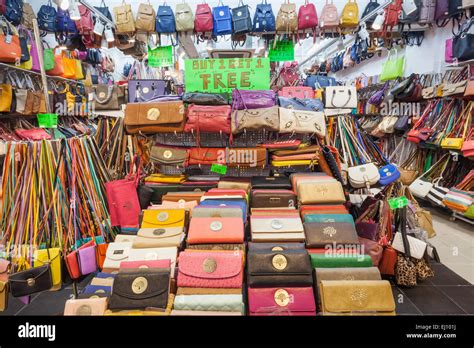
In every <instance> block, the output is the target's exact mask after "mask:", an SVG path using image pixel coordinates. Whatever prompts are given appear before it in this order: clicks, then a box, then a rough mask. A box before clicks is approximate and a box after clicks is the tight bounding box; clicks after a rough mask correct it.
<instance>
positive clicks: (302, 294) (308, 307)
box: [248, 287, 316, 316]
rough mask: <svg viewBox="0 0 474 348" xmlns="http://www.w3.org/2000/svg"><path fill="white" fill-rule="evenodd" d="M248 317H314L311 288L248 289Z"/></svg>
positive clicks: (314, 309)
mask: <svg viewBox="0 0 474 348" xmlns="http://www.w3.org/2000/svg"><path fill="white" fill-rule="evenodd" d="M248 301H249V312H250V315H254V316H256V315H264V316H271V315H295V316H308V315H316V304H315V301H314V293H313V288H311V287H305V288H264V289H260V288H259V289H256V288H254V289H253V288H249V289H248Z"/></svg>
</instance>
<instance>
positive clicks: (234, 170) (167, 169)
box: [159, 165, 272, 177]
mask: <svg viewBox="0 0 474 348" xmlns="http://www.w3.org/2000/svg"><path fill="white" fill-rule="evenodd" d="M186 169H188V170H189V169H199V170H200V171H201V173H200V174H199V175H215V176H219V174H217V173H214V172H212V171H211V166H210V165H197V166H196V165H193V166H189V167H187V168H185V167H183V166H166V165H161V166H159V170H160V173H162V174H166V175H181V174H184V172H185V171H186ZM271 169H272V168H271V167H270V166H265V167H227V173H226V174H225V175H222V176H237V177H239V176H240V177H251V176H268V175H270V170H271Z"/></svg>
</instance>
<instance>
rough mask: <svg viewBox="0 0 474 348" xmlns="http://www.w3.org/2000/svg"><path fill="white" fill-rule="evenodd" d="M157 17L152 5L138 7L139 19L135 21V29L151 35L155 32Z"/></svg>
mask: <svg viewBox="0 0 474 348" xmlns="http://www.w3.org/2000/svg"><path fill="white" fill-rule="evenodd" d="M155 25H156V15H155V9H154V8H153V6H152V5H150V4H149V3H148V4H140V5H139V6H138V11H137V18H136V19H135V29H137V31H143V32H146V33H150V32H153V31H155Z"/></svg>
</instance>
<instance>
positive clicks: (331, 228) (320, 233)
mask: <svg viewBox="0 0 474 348" xmlns="http://www.w3.org/2000/svg"><path fill="white" fill-rule="evenodd" d="M304 234H305V237H306V247H308V248H324V247H326V246H337V245H351V246H354V247H356V246H358V245H359V238H358V236H357V232H356V230H355V226H354V225H353V224H351V223H348V222H305V223H304Z"/></svg>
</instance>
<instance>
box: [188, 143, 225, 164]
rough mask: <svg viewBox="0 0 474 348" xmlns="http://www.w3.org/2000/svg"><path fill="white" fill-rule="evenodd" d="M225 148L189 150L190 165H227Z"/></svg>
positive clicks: (195, 148)
mask: <svg viewBox="0 0 474 348" xmlns="http://www.w3.org/2000/svg"><path fill="white" fill-rule="evenodd" d="M225 153H226V151H225V149H224V148H205V147H194V148H192V149H190V150H189V155H188V165H197V164H214V163H217V164H226V158H225V157H226V156H225Z"/></svg>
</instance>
